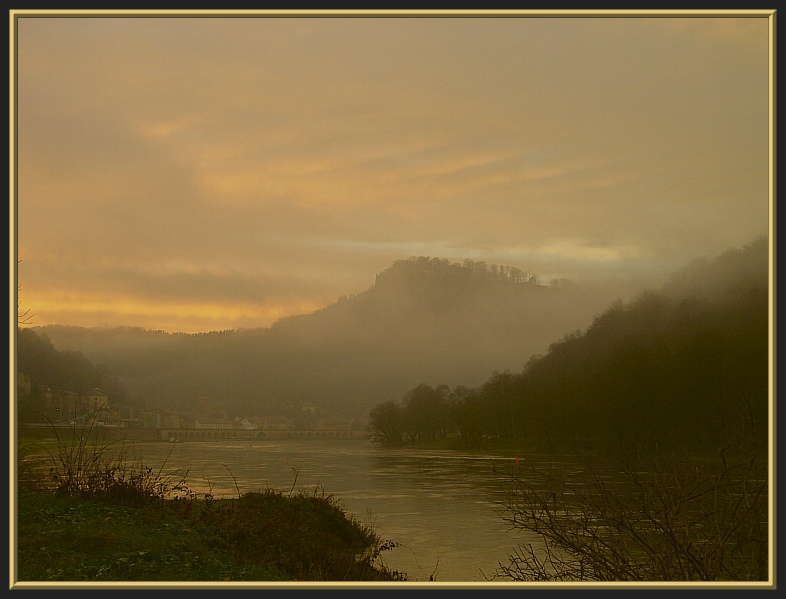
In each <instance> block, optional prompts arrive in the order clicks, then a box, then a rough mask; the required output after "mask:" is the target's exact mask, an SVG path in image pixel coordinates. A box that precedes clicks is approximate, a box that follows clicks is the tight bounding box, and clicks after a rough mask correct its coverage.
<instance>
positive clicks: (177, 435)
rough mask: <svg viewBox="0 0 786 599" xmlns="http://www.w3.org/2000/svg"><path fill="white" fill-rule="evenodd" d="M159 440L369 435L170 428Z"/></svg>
mask: <svg viewBox="0 0 786 599" xmlns="http://www.w3.org/2000/svg"><path fill="white" fill-rule="evenodd" d="M159 432H160V435H159V438H161V439H164V440H166V439H169V440H170V441H214V440H217V439H369V438H371V433H369V432H368V431H363V430H347V429H334V430H331V429H308V430H273V429H265V430H260V429H253V430H246V429H212V428H170V429H159Z"/></svg>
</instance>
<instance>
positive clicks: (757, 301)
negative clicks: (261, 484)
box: [371, 238, 770, 447]
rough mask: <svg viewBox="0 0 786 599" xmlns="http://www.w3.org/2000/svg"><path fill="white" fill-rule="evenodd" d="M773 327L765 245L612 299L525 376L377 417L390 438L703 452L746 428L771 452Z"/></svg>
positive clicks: (379, 411) (409, 402) (422, 390)
mask: <svg viewBox="0 0 786 599" xmlns="http://www.w3.org/2000/svg"><path fill="white" fill-rule="evenodd" d="M769 326H770V325H769V252H768V244H767V240H766V239H765V238H760V239H757V240H755V241H754V242H753V243H751V244H749V245H747V246H745V247H744V248H742V249H732V250H729V251H727V252H725V253H723V254H721V255H720V256H718V257H716V258H713V259H701V260H697V261H695V262H694V263H692V264H690V265H689V266H687V267H685V268H684V269H681V270H680V271H678V272H677V273H675V274H674V275H673V276H672V277H671V278H670V279H669V280H668V281H667V282H666V283H665V284H664V285H663V287H662V289H660V290H644V291H642V292H641V293H640V294H639V295H637V296H636V297H634V298H633V299H632V300H631V301H627V302H623V301H616V302H613V303H612V304H611V305H609V306H608V307H607V309H605V310H604V311H603V312H601V313H600V314H598V315H597V316H596V317H595V318H594V319H593V321H592V323H591V324H590V326H589V327H587V329H586V331H578V330H577V331H573V332H571V333H568V334H566V335H564V336H562V338H561V339H559V340H555V341H554V343H552V344H551V345H550V346H549V348H548V351H547V352H546V353H545V354H544V355H543V356H539V357H537V358H534V359H532V360H531V361H530V362H529V363H528V364H527V365H526V367H525V368H524V369H522V370H517V371H511V372H504V371H501V372H498V373H495V374H493V375H492V376H491V377H489V378H488V379H487V380H486V381H485V382H484V383H483V384H481V385H478V386H476V387H471V388H465V387H453V388H450V387H449V386H446V385H441V386H437V387H433V386H431V385H428V384H421V385H418V386H417V387H414V388H413V389H411V390H410V391H409V392H408V393H407V394H406V395H405V396H404V397H403V398H402V400H401V401H400V402H392V403H391V402H387V403H382V404H379V405H378V406H376V407H375V408H374V409H373V410H372V413H371V414H372V417H371V421H372V425H373V426H374V428H375V429H376V430H377V432H378V433H380V435H382V438H384V439H385V440H386V441H387V442H390V443H398V442H400V441H401V439H402V438H407V436H413V435H414V436H419V437H424V436H425V437H434V436H438V435H440V434H442V433H443V432H444V431H446V430H451V431H460V433H461V435H462V437H463V438H464V440H465V441H466V442H468V443H477V442H478V441H479V440H480V439H482V438H484V437H488V436H492V437H502V438H505V439H531V440H533V441H543V442H545V443H546V444H548V445H553V443H554V442H555V441H556V440H561V441H562V442H568V443H570V444H580V443H589V444H591V445H596V444H603V443H624V444H636V443H644V442H648V441H650V442H656V443H660V444H664V443H666V444H675V443H686V442H698V443H700V444H704V445H706V443H713V444H716V443H721V441H720V440H719V439H718V437H719V436H722V435H731V434H735V435H737V434H740V433H741V432H743V431H745V432H746V433H747V434H750V433H754V434H755V438H756V439H757V440H758V442H759V444H760V446H763V447H766V439H767V435H766V433H767V411H768V398H769V396H768V389H769V380H770V377H769V370H768V368H769V366H768V352H769V344H768V334H769ZM754 424H755V426H754ZM714 446H716V447H717V446H720V445H714Z"/></svg>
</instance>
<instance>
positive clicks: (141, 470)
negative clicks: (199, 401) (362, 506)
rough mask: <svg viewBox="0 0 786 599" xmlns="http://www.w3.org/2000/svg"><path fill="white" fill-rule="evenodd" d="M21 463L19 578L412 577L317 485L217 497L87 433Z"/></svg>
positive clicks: (28, 449) (38, 448) (27, 454)
mask: <svg viewBox="0 0 786 599" xmlns="http://www.w3.org/2000/svg"><path fill="white" fill-rule="evenodd" d="M89 432H90V431H89ZM92 432H93V433H94V432H95V431H92ZM19 458H20V460H19V464H20V468H19V470H18V473H17V475H18V489H17V497H16V510H17V514H16V539H17V545H16V559H15V561H14V564H15V566H16V576H15V577H14V579H15V580H16V581H19V582H88V581H91V582H106V581H129V582H134V581H136V582H142V581H144V582H150V581H161V582H185V581H194V582H196V581H211V582H233V581H245V582H251V581H253V582H280V581H333V582H345V581H383V582H384V581H401V580H405V575H404V574H401V573H398V572H395V571H391V570H390V569H389V568H387V566H386V565H385V564H384V560H383V553H384V552H385V551H386V550H389V549H392V548H393V547H395V544H394V543H393V542H392V541H387V540H384V539H381V538H380V537H378V536H377V534H376V533H375V532H374V531H373V530H372V528H371V527H369V526H366V525H364V524H361V523H360V522H358V521H357V520H355V519H354V518H353V517H352V516H351V515H349V514H348V513H347V512H346V511H345V510H344V509H343V508H342V507H341V506H340V505H339V502H338V500H337V499H335V498H334V497H333V496H332V495H330V494H328V493H326V492H325V491H324V490H322V489H321V488H320V489H316V490H314V491H311V492H307V491H304V490H301V491H297V492H293V490H290V491H289V492H284V491H280V490H276V489H269V490H266V491H264V492H260V493H241V492H240V489H238V496H237V497H236V498H231V499H223V498H222V499H216V498H214V497H212V496H211V495H210V494H204V493H203V494H198V493H195V492H193V491H192V490H190V489H189V487H188V480H187V474H188V473H187V472H186V473H174V474H173V473H169V474H166V473H164V469H163V466H162V467H161V468H160V469H158V470H154V469H151V468H149V467H146V466H144V465H142V464H141V463H137V462H134V461H130V460H129V459H128V455H127V454H126V453H125V452H124V451H123V450H122V448H121V449H118V446H117V445H114V444H113V443H111V442H110V443H107V442H106V441H104V440H102V439H101V438H100V437H98V438H96V436H95V435H91V434H72V435H67V436H59V437H57V438H56V439H55V440H54V442H51V441H48V442H46V443H40V444H38V443H37V444H35V446H32V445H31V446H25V447H24V450H22V447H20V452H19ZM31 458H34V459H31ZM293 489H294V485H293Z"/></svg>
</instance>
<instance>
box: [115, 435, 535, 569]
mask: <svg viewBox="0 0 786 599" xmlns="http://www.w3.org/2000/svg"><path fill="white" fill-rule="evenodd" d="M126 449H128V450H129V455H130V456H133V458H134V459H135V460H138V461H141V462H142V463H143V464H144V465H145V466H149V467H152V468H153V469H155V470H157V469H158V468H160V467H162V466H163V472H164V473H174V472H184V471H185V470H188V477H187V482H188V485H189V487H190V488H191V489H192V490H195V491H197V492H198V493H204V492H210V493H212V494H213V496H214V497H216V498H218V497H237V495H238V493H239V492H240V493H243V492H248V491H261V490H264V489H267V488H274V489H279V490H281V491H283V492H285V493H289V492H294V493H297V492H307V493H321V492H322V491H324V492H325V493H326V494H329V495H333V496H334V497H335V498H336V499H338V501H339V505H340V506H341V507H342V508H344V510H345V511H346V512H347V513H348V514H349V515H351V516H352V517H354V518H355V519H356V520H357V521H359V522H360V523H362V524H368V525H371V526H372V527H373V529H374V531H375V532H376V533H377V534H378V535H379V536H380V537H382V538H383V539H389V540H392V541H394V542H395V543H396V544H397V546H396V547H395V548H394V549H392V550H389V551H385V552H384V553H383V560H384V562H385V564H386V565H387V566H388V567H390V568H391V569H394V570H398V571H399V572H405V573H406V575H407V579H408V580H410V581H426V580H429V578H433V580H435V581H438V582H488V581H490V580H491V579H492V578H493V577H494V575H495V572H496V570H497V568H498V566H499V564H500V563H504V564H507V563H508V562H509V558H508V556H509V555H511V554H512V553H513V551H514V549H515V547H516V546H517V545H519V544H527V543H530V542H531V543H533V544H537V538H536V537H535V536H534V535H532V534H531V533H528V532H526V531H517V530H511V529H510V526H509V525H508V524H507V523H506V522H505V521H504V520H503V518H502V514H503V512H504V504H505V500H506V497H507V493H508V492H509V491H510V489H511V487H512V484H511V481H510V477H509V474H510V473H511V472H512V471H513V470H512V469H513V468H514V467H515V464H516V460H515V456H500V455H490V454H489V455H486V454H477V453H464V452H460V451H453V450H419V449H410V448H402V449H388V448H381V447H378V446H376V445H374V444H372V443H370V442H368V441H365V440H320V439H304V440H295V439H282V440H269V439H266V440H254V441H230V440H225V441H215V442H211V441H198V442H181V443H162V442H142V443H140V442H137V443H135V444H133V445H132V446H129V447H126ZM498 580H500V579H498Z"/></svg>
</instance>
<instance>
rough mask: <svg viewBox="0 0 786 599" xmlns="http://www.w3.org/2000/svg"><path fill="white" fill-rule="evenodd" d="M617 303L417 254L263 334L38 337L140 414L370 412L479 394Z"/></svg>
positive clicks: (134, 332)
mask: <svg viewBox="0 0 786 599" xmlns="http://www.w3.org/2000/svg"><path fill="white" fill-rule="evenodd" d="M614 299H617V298H616V296H615V295H614V292H613V290H611V289H607V288H603V287H598V288H593V289H591V288H589V287H584V286H578V285H571V284H570V282H568V281H564V280H555V281H550V282H548V283H547V284H543V283H542V282H539V281H538V279H537V276H536V275H534V274H532V273H529V272H524V271H521V270H519V269H516V268H511V267H505V266H498V265H496V264H490V265H489V264H486V263H484V262H473V261H469V260H466V261H464V263H462V264H459V263H451V262H449V261H448V260H443V259H438V258H428V257H417V258H410V259H408V260H400V261H397V262H395V263H394V264H393V265H392V266H391V267H389V268H388V269H386V270H385V271H383V272H381V273H379V274H378V275H377V276H376V280H375V281H374V284H373V285H372V286H371V287H370V288H369V289H367V290H366V291H364V292H362V293H358V294H356V295H352V296H350V297H342V298H340V299H339V300H338V301H337V302H336V303H334V304H331V305H330V306H327V307H325V308H323V309H321V310H318V311H316V312H313V313H311V314H306V315H300V316H293V317H289V318H285V319H282V320H279V321H277V322H276V323H274V324H273V325H272V326H271V327H269V328H264V329H263V328H260V329H241V330H232V331H220V332H218V331H217V332H211V333H200V334H177V333H176V334H170V333H164V332H162V331H145V330H142V329H133V328H122V327H121V328H111V329H95V328H93V329H87V328H81V327H65V326H58V325H50V326H46V327H34V330H36V331H37V332H40V333H44V334H46V335H47V336H48V337H49V338H50V340H51V341H52V343H53V345H54V346H55V347H56V348H57V349H58V350H70V351H79V352H82V353H83V354H84V355H85V356H86V357H87V358H88V359H90V360H91V361H92V362H94V363H96V364H103V365H105V366H107V367H108V368H109V369H110V370H111V372H113V373H114V374H115V375H117V376H118V377H119V378H120V380H121V381H122V382H124V383H125V384H126V386H127V388H128V391H129V394H130V396H131V397H132V398H133V399H134V400H135V401H136V402H137V403H139V404H144V405H146V406H147V407H155V408H176V409H177V408H187V407H188V406H190V405H192V404H193V402H194V400H195V399H196V398H197V397H200V396H204V397H206V398H207V401H208V403H209V404H211V405H213V406H215V407H221V408H222V409H224V410H227V411H229V412H231V413H236V414H239V415H243V414H249V415H252V414H261V413H276V412H278V411H283V410H285V409H287V407H288V406H301V405H303V404H306V403H311V404H314V405H315V406H316V407H317V408H318V409H321V410H324V411H326V412H328V413H346V414H365V413H366V412H367V411H368V409H369V408H370V407H372V406H374V405H376V404H377V403H379V402H380V401H386V400H390V399H399V398H400V397H401V396H402V394H404V393H405V392H406V391H408V390H409V389H411V388H412V387H413V386H415V385H417V384H420V383H422V382H427V383H429V384H447V385H477V384H480V383H481V382H482V381H483V380H485V379H487V378H488V376H489V375H490V374H492V373H493V372H494V371H502V370H514V371H518V370H520V369H521V368H522V367H523V365H524V364H525V363H526V362H527V360H528V359H529V358H530V357H531V356H532V355H533V354H538V353H542V352H544V351H545V350H546V349H547V348H548V346H549V344H550V343H551V342H553V341H554V340H555V339H557V338H559V337H561V336H562V335H564V334H565V333H566V332H569V331H572V330H575V329H577V328H582V327H586V326H587V325H588V324H589V323H590V322H591V321H592V318H593V317H594V316H595V315H596V314H597V313H598V312H600V311H601V310H603V309H604V308H605V307H606V306H607V305H608V304H609V303H610V302H611V301H613V300H614Z"/></svg>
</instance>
